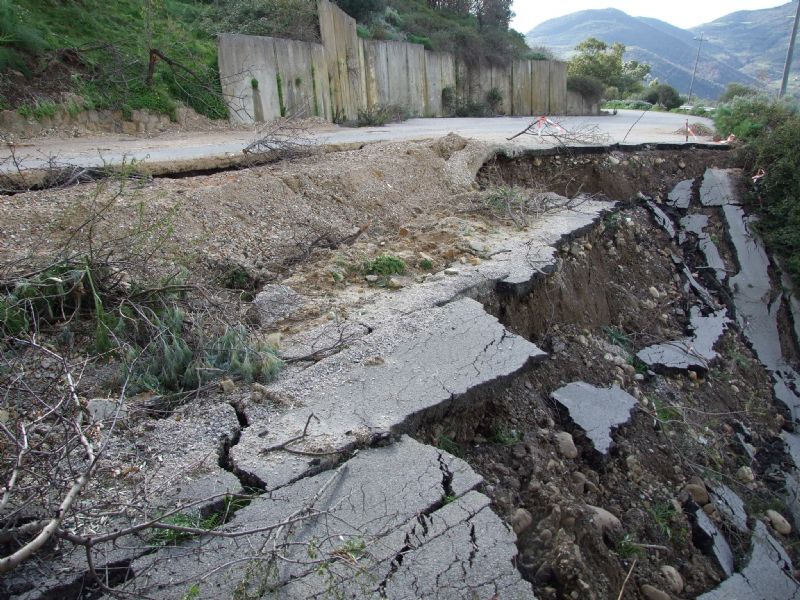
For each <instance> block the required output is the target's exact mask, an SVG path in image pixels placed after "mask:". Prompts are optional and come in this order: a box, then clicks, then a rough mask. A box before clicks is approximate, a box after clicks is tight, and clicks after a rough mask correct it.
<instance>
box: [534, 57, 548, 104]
mask: <svg viewBox="0 0 800 600" xmlns="http://www.w3.org/2000/svg"><path fill="white" fill-rule="evenodd" d="M531 111H532V112H533V114H534V115H539V116H540V115H546V114H549V112H550V61H546V60H532V61H531Z"/></svg>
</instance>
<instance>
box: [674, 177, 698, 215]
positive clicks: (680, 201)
mask: <svg viewBox="0 0 800 600" xmlns="http://www.w3.org/2000/svg"><path fill="white" fill-rule="evenodd" d="M692 186H694V179H685V180H683V181H681V182H680V183H679V184H678V185H676V186H675V187H674V188H673V189H672V191H671V192H670V193H669V195H668V196H667V204H669V205H670V206H674V207H675V208H680V209H682V210H686V209H687V208H689V205H690V204H691V203H692Z"/></svg>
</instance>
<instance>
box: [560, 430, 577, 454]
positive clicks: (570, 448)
mask: <svg viewBox="0 0 800 600" xmlns="http://www.w3.org/2000/svg"><path fill="white" fill-rule="evenodd" d="M555 439H556V444H558V451H559V452H560V453H561V455H562V456H564V457H565V458H577V457H578V448H577V447H576V446H575V440H573V439H572V435H571V434H570V433H568V432H566V431H559V432H558V433H557V434H556V435H555Z"/></svg>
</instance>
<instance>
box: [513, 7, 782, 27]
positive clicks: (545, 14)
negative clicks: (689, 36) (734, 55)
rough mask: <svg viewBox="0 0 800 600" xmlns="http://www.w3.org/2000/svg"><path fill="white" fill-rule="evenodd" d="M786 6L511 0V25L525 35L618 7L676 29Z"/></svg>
mask: <svg viewBox="0 0 800 600" xmlns="http://www.w3.org/2000/svg"><path fill="white" fill-rule="evenodd" d="M782 4H787V0H670V1H668V2H661V1H660V0H656V1H655V2H642V1H641V0H600V2H597V1H594V2H593V1H592V0H559V1H558V2H551V1H549V0H544V1H542V0H514V12H515V13H517V16H516V17H515V19H514V20H513V21H512V22H511V26H512V27H514V29H516V30H517V31H521V32H522V33H528V32H529V31H530V30H531V29H533V28H534V27H536V25H538V24H539V23H541V22H542V21H547V20H548V19H553V18H555V17H561V16H564V15H568V14H569V13H573V12H576V11H579V10H587V9H590V8H618V9H619V10H622V11H624V12H626V13H628V14H629V15H631V16H633V17H654V18H656V19H661V20H662V21H666V22H667V23H671V24H673V25H677V26H678V27H683V28H687V27H694V26H695V25H702V24H703V23H708V22H709V21H713V20H714V19H718V18H719V17H722V16H724V15H727V14H729V13H732V12H736V11H737V10H756V9H759V8H771V7H773V6H780V5H782Z"/></svg>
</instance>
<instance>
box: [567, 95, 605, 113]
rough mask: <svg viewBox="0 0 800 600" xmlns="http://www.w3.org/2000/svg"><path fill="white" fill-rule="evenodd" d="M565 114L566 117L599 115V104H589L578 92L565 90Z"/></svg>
mask: <svg viewBox="0 0 800 600" xmlns="http://www.w3.org/2000/svg"><path fill="white" fill-rule="evenodd" d="M567 114H568V115H599V114H600V104H599V103H598V102H591V101H589V100H587V99H586V98H584V97H583V95H582V94H579V93H578V92H573V91H570V90H567Z"/></svg>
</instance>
